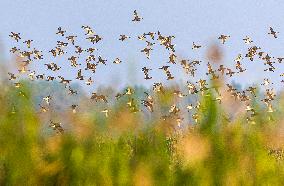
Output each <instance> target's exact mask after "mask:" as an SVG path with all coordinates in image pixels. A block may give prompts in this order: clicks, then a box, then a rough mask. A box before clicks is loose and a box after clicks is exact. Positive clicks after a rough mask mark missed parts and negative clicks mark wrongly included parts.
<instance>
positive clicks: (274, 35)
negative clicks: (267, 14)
mask: <svg viewBox="0 0 284 186" xmlns="http://www.w3.org/2000/svg"><path fill="white" fill-rule="evenodd" d="M269 31H270V32H268V34H269V35H272V36H273V37H274V38H277V37H278V36H277V34H279V32H276V31H274V29H273V28H272V27H269Z"/></svg>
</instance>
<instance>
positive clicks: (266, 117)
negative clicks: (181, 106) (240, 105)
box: [0, 85, 284, 185]
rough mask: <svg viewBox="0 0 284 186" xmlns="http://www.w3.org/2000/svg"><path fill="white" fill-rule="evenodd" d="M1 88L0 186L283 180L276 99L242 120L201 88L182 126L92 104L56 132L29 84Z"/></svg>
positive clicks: (282, 125) (283, 134)
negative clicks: (193, 117) (192, 117)
mask: <svg viewBox="0 0 284 186" xmlns="http://www.w3.org/2000/svg"><path fill="white" fill-rule="evenodd" d="M1 89H2V91H1V92H0V104H1V107H0V185H283V183H284V164H283V155H284V152H283V147H284V121H283V117H281V116H283V111H281V108H282V107H283V105H282V103H283V101H284V100H283V98H282V99H281V98H280V99H279V101H278V103H279V105H278V106H277V108H278V110H279V111H278V112H274V113H268V112H266V111H265V110H262V108H261V107H260V106H259V107H258V105H257V104H258V103H255V108H258V110H257V113H258V114H257V115H256V116H255V117H254V121H253V122H247V121H246V116H245V113H244V114H242V113H240V114H238V115H237V116H235V117H234V119H228V117H226V116H228V113H226V112H225V109H224V108H223V107H222V105H220V104H218V102H216V101H212V97H214V95H212V94H211V92H210V90H208V91H206V94H205V95H203V96H200V103H201V105H200V109H199V121H198V122H197V123H194V122H193V123H192V124H189V125H188V127H184V128H182V129H180V128H179V127H176V123H175V121H172V120H165V121H164V120H160V119H157V118H158V117H152V118H151V119H149V120H145V118H144V117H143V116H142V115H141V114H140V113H131V112H128V111H127V110H126V109H124V110H123V109H121V108H119V106H117V105H115V106H113V107H116V108H112V110H113V111H112V114H111V115H110V116H109V117H107V118H106V117H103V116H102V115H101V113H98V112H96V111H95V110H94V109H89V111H88V112H84V113H81V114H80V113H77V114H73V113H71V112H69V113H64V114H63V115H64V117H67V118H68V119H69V120H68V121H69V122H70V121H71V122H70V125H69V126H68V127H66V130H65V131H64V133H62V134H61V133H56V131H54V130H53V129H52V128H50V127H48V125H49V123H48V122H43V120H44V119H46V118H44V116H43V114H41V113H38V111H37V110H36V109H35V107H34V105H33V103H32V99H31V97H32V94H31V90H30V89H28V88H27V87H25V86H24V87H22V88H21V89H20V90H18V89H16V88H14V87H12V86H8V85H2V86H1ZM20 91H21V92H22V93H24V94H22V93H19V92H20ZM161 100H162V101H163V99H161ZM162 101H161V102H162ZM160 104H163V103H160ZM282 110H283V109H282Z"/></svg>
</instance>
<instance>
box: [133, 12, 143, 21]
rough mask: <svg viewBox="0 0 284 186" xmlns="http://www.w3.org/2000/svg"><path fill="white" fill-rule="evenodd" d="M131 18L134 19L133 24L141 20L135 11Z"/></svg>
mask: <svg viewBox="0 0 284 186" xmlns="http://www.w3.org/2000/svg"><path fill="white" fill-rule="evenodd" d="M133 16H134V18H133V19H132V21H133V22H140V21H141V20H142V19H143V18H142V17H140V16H139V15H138V13H137V10H134V12H133Z"/></svg>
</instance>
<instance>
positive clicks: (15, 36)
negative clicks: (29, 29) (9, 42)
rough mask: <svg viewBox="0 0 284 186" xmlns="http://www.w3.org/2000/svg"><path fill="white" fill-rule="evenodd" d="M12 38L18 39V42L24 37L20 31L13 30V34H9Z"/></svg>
mask: <svg viewBox="0 0 284 186" xmlns="http://www.w3.org/2000/svg"><path fill="white" fill-rule="evenodd" d="M9 36H10V37H11V38H12V39H14V40H16V41H17V42H18V41H19V40H20V39H22V38H21V37H20V33H16V32H11V34H10V35H9Z"/></svg>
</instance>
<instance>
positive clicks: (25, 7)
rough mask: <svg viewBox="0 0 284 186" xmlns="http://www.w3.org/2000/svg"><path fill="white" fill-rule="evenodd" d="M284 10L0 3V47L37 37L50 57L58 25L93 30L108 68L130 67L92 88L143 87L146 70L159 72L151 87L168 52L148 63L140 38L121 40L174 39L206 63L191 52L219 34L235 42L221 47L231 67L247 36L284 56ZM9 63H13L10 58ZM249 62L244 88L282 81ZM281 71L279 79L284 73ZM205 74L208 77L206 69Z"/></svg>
mask: <svg viewBox="0 0 284 186" xmlns="http://www.w3.org/2000/svg"><path fill="white" fill-rule="evenodd" d="M135 9H137V11H138V12H139V13H140V14H141V15H142V17H143V18H144V19H143V21H142V22H141V23H139V24H133V23H132V22H131V18H132V13H133V10H135ZM283 10H284V2H283V1H281V0H265V1H260V0H235V1H228V0H214V1H212V0H203V1H202V0H200V1H193V0H174V1H165V0H164V1H162V0H159V1H158V0H156V1H155V0H143V1H138V0H137V1H134V0H123V1H117V0H111V1H99V0H81V1H78V0H48V1H41V0H28V1H22V0H12V1H11V0H0V41H1V43H2V45H3V46H2V47H3V48H4V50H5V51H8V50H9V48H10V47H11V46H13V44H14V42H13V41H11V40H10V39H9V37H8V35H9V33H10V32H11V31H14V32H20V33H21V34H22V36H23V37H24V38H25V39H33V40H34V41H35V43H34V44H35V46H36V47H37V48H39V49H41V50H44V51H48V50H50V49H51V48H53V47H54V46H55V45H56V41H57V40H58V39H59V38H58V37H57V36H56V35H55V32H56V29H57V27H58V26H62V27H63V28H65V29H66V30H67V31H68V33H74V34H77V35H80V36H84V34H83V31H82V29H81V26H82V25H90V26H91V27H93V28H94V30H95V31H96V32H97V33H98V34H99V35H101V36H102V37H103V38H104V40H103V42H102V43H101V44H100V46H99V47H98V48H99V49H100V51H99V52H100V53H101V54H102V55H103V56H105V57H106V58H107V59H109V63H111V62H112V60H113V59H114V58H115V57H117V56H119V57H120V58H121V59H122V60H123V61H124V62H125V64H124V65H119V66H114V65H111V66H109V67H100V68H98V73H97V74H96V75H95V76H94V78H95V79H96V81H95V83H104V81H105V83H112V82H116V83H118V82H123V83H126V82H127V83H128V82H130V83H131V82H132V83H142V82H145V81H144V80H143V77H144V76H143V73H142V72H141V68H142V67H143V66H147V67H152V68H153V69H154V70H153V71H152V72H151V75H152V76H153V77H155V79H154V81H165V79H166V78H165V75H164V74H163V72H162V71H161V70H158V69H157V68H158V67H160V66H162V65H163V64H165V63H166V62H167V56H168V55H167V54H168V53H167V52H166V51H165V50H162V49H154V51H153V56H152V60H151V61H148V60H147V59H146V58H145V57H144V55H143V54H142V53H140V52H139V51H140V50H141V49H142V48H143V46H144V45H145V44H144V43H143V44H142V43H141V42H139V41H137V40H129V41H127V42H126V43H121V42H120V41H118V36H119V35H120V34H127V35H130V36H132V38H134V37H136V36H137V35H140V34H142V33H143V32H149V31H157V30H160V31H161V32H162V33H163V34H167V35H175V36H176V39H175V40H174V41H175V43H176V45H177V46H176V49H177V54H178V55H181V56H184V57H186V58H190V59H198V58H200V59H202V56H204V54H205V51H206V47H204V48H203V49H201V50H200V51H198V52H196V51H192V50H191V45H192V42H193V41H195V42H197V43H199V44H201V45H203V46H210V44H212V43H214V42H216V41H217V39H216V38H217V37H218V36H219V35H220V34H228V35H231V38H230V40H229V41H228V43H227V44H226V45H225V46H224V47H222V48H223V49H224V53H225V64H226V65H227V64H228V66H230V65H233V60H234V58H235V57H236V56H237V54H238V53H239V52H243V53H244V52H245V51H246V49H247V46H246V45H245V44H244V43H243V41H242V39H243V38H244V37H245V36H246V35H249V36H251V37H252V39H253V40H254V42H255V44H256V45H258V46H260V47H262V48H263V49H264V50H266V51H267V52H271V55H273V56H276V57H284V24H283V23H284V11H283ZM269 26H272V27H273V28H275V30H277V31H279V32H280V34H279V38H278V39H273V38H272V37H269V36H268V35H267V32H268V29H269ZM82 47H84V45H83V44H82ZM1 55H2V54H1ZM2 57H3V56H2ZM4 58H5V59H9V55H8V53H7V52H6V53H5V56H4ZM45 60H47V62H48V60H50V59H49V58H47V57H46V58H45ZM206 63H207V62H206V60H204V64H206ZM66 64H67V62H66ZM245 64H246V66H247V67H248V68H250V69H252V70H249V71H248V72H247V73H245V74H244V75H243V76H242V77H239V78H238V81H240V82H241V81H245V82H247V83H252V82H255V81H260V80H261V79H263V78H264V77H265V76H270V77H273V78H274V80H275V81H280V79H281V78H280V77H279V76H278V75H271V73H264V72H263V69H264V66H263V64H262V63H260V62H258V63H257V62H254V63H251V62H250V61H248V60H246V62H245ZM231 67H233V66H231ZM66 69H70V68H69V67H66ZM135 69H136V70H137V73H135V72H136V71H135ZM282 69H283V71H282V72H281V70H278V71H277V73H283V72H284V68H282ZM172 71H173V74H174V76H175V77H176V78H177V79H182V78H185V76H184V75H181V74H183V73H180V71H181V68H179V69H174V67H173V68H172ZM42 72H44V69H42ZM200 72H204V69H202V70H200ZM63 73H64V74H65V75H66V76H70V77H71V75H72V76H74V75H75V74H74V73H75V71H74V70H73V71H70V70H65V71H64V72H63ZM126 74H136V77H134V76H133V77H132V78H131V79H127V77H128V76H127V75H126ZM266 74H268V75H266ZM105 79H106V80H105ZM189 79H190V78H189ZM154 81H152V80H151V81H149V83H153V82H154Z"/></svg>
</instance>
